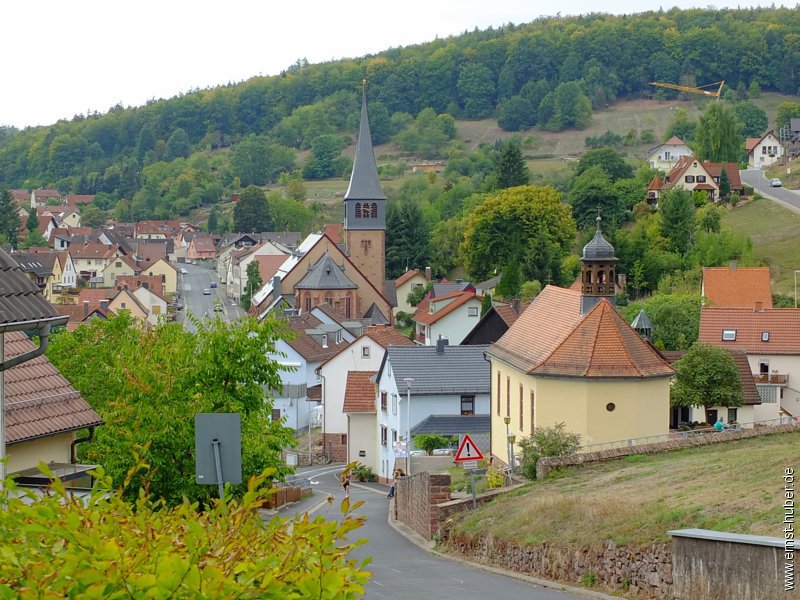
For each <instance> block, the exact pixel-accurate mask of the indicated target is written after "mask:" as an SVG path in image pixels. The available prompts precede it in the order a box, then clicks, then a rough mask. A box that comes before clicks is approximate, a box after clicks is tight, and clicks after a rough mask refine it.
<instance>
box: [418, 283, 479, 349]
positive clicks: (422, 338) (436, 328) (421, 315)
mask: <svg viewBox="0 0 800 600" xmlns="http://www.w3.org/2000/svg"><path fill="white" fill-rule="evenodd" d="M481 302H482V298H481V297H480V296H476V295H475V293H474V292H472V291H454V292H450V293H449V294H444V295H443V296H437V297H432V298H428V299H427V300H423V301H422V302H420V303H419V305H418V306H417V312H415V313H414V316H413V318H412V320H413V321H414V328H415V332H414V342H415V343H417V344H420V345H423V346H430V345H433V344H435V343H436V341H437V340H440V339H447V340H449V341H450V344H452V345H458V344H460V343H461V342H462V341H463V340H464V338H465V337H466V336H467V334H468V333H469V332H470V331H472V330H473V328H474V327H475V325H477V323H478V321H480V318H481Z"/></svg>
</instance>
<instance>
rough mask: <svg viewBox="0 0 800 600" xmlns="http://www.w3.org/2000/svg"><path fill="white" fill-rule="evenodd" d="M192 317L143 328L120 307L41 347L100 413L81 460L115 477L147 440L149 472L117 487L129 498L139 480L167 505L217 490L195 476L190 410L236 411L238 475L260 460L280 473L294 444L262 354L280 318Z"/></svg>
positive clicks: (271, 366)
mask: <svg viewBox="0 0 800 600" xmlns="http://www.w3.org/2000/svg"><path fill="white" fill-rule="evenodd" d="M190 318H192V317H190ZM194 325H195V327H196V329H197V330H196V332H190V331H188V330H187V329H185V328H184V326H183V324H181V323H174V322H162V323H160V324H159V325H158V326H156V327H154V328H143V327H141V326H139V325H138V323H137V322H136V321H135V319H134V318H133V317H131V316H130V314H129V313H128V311H122V313H121V314H120V315H117V316H113V317H111V318H109V319H108V320H103V319H95V320H94V321H92V323H91V324H90V325H88V326H82V327H79V328H78V329H76V330H75V331H72V332H59V333H58V334H57V335H56V336H53V338H52V341H51V344H50V347H49V348H48V351H47V354H48V357H49V358H50V360H51V361H52V362H53V364H54V365H55V366H56V367H57V368H58V369H59V370H60V371H61V373H62V374H63V375H64V376H65V377H66V378H67V379H68V380H69V381H70V382H71V383H72V385H73V386H74V387H75V388H76V389H77V390H78V391H80V393H81V395H82V396H83V397H84V398H85V399H86V401H87V402H88V403H89V404H90V405H91V406H92V408H94V410H96V411H97V412H98V413H99V414H100V416H101V417H102V418H103V420H104V421H105V423H106V424H105V425H104V426H103V427H100V428H98V430H97V432H96V434H95V438H94V440H93V441H92V442H91V443H86V444H81V447H80V455H81V458H82V459H83V460H84V461H88V462H89V463H92V464H102V465H103V467H104V469H105V472H106V473H107V474H108V475H109V476H110V477H111V478H112V479H113V481H114V482H115V485H121V484H122V482H123V481H124V480H125V478H126V475H127V474H128V472H129V470H130V469H131V468H132V467H134V466H135V465H136V460H135V458H134V456H135V451H136V448H137V447H144V446H145V445H146V444H148V443H149V444H150V447H149V451H148V456H147V463H148V464H149V465H150V466H151V472H150V473H149V474H148V475H147V477H146V478H145V477H144V476H143V475H142V476H136V477H135V478H134V480H133V481H132V482H131V483H130V485H129V486H128V487H127V489H126V492H125V493H126V497H127V498H129V499H135V498H136V497H137V495H138V493H139V490H140V489H143V488H144V487H145V486H149V489H150V492H151V493H152V494H153V495H154V496H155V497H156V498H164V500H165V501H166V502H167V504H169V505H176V504H180V503H181V502H182V501H183V498H189V499H190V501H194V500H202V501H208V500H209V499H210V497H211V496H212V495H214V494H215V491H212V490H211V489H209V488H210V486H200V485H196V484H195V483H194V472H195V464H194V462H195V461H194V456H193V454H194V453H193V448H194V425H193V423H194V419H193V417H194V415H195V414H196V413H199V412H238V413H239V414H240V415H241V418H242V463H243V464H242V472H243V476H244V479H245V480H246V479H247V478H248V477H250V476H251V475H257V474H259V473H261V472H262V471H263V470H264V469H265V468H270V467H272V468H276V469H278V474H277V475H278V476H279V477H280V476H282V474H283V473H285V471H286V467H285V465H284V464H283V461H282V460H281V452H282V450H283V449H284V448H285V447H287V446H291V445H292V443H293V438H292V430H290V429H288V428H286V427H284V426H283V424H282V423H281V422H280V421H272V419H271V408H272V397H271V395H269V393H268V392H265V390H271V389H278V388H280V386H281V375H280V372H281V367H280V366H279V365H278V363H277V361H275V360H274V359H272V358H270V356H274V355H275V353H276V348H275V340H276V339H277V338H278V336H280V335H285V332H284V330H283V328H282V326H281V325H280V324H279V322H277V321H275V320H272V319H269V318H268V319H266V320H264V321H261V322H258V321H256V320H255V319H253V318H248V319H241V320H238V321H233V322H230V323H227V322H225V321H222V320H221V319H213V320H208V319H206V320H204V321H199V320H197V319H194ZM143 349H144V350H143ZM143 352H144V355H143ZM132 423H135V425H136V426H135V427H132V426H131V424H132ZM243 490H244V488H243V487H237V488H235V491H236V493H237V494H240V493H241V492H242V491H243Z"/></svg>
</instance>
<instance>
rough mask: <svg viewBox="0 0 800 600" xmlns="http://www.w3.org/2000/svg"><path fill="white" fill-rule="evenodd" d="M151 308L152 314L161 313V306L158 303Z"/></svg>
mask: <svg viewBox="0 0 800 600" xmlns="http://www.w3.org/2000/svg"><path fill="white" fill-rule="evenodd" d="M152 310H153V314H154V315H160V314H161V306H160V305H158V304H154V305H153V309H152Z"/></svg>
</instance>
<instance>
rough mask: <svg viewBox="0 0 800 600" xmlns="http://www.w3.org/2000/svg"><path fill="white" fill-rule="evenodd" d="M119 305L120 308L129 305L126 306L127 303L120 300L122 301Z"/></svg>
mask: <svg viewBox="0 0 800 600" xmlns="http://www.w3.org/2000/svg"><path fill="white" fill-rule="evenodd" d="M119 306H120V308H127V306H125V303H124V302H120V303H119Z"/></svg>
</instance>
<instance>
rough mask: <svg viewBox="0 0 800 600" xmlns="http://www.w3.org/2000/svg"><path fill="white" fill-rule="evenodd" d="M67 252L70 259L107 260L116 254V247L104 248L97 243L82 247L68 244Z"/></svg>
mask: <svg viewBox="0 0 800 600" xmlns="http://www.w3.org/2000/svg"><path fill="white" fill-rule="evenodd" d="M68 252H69V253H70V255H71V256H72V259H73V260H75V259H80V258H104V259H106V260H108V259H109V258H111V257H112V256H114V255H115V254H116V253H117V246H106V245H104V244H101V243H99V242H90V243H88V244H84V245H82V246H81V245H75V244H70V246H69V249H68Z"/></svg>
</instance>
